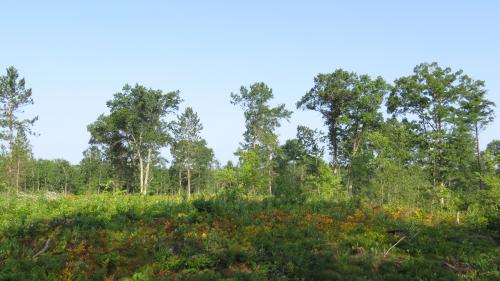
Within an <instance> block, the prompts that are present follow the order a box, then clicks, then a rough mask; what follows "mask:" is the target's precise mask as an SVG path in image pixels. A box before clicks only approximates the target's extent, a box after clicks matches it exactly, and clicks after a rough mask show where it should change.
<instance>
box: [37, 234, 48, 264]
mask: <svg viewBox="0 0 500 281" xmlns="http://www.w3.org/2000/svg"><path fill="white" fill-rule="evenodd" d="M49 245H50V238H49V239H47V242H45V246H43V248H42V249H41V250H40V251H38V253H36V254H35V255H34V256H33V259H36V257H38V256H39V255H41V254H43V253H45V251H47V250H48V249H49Z"/></svg>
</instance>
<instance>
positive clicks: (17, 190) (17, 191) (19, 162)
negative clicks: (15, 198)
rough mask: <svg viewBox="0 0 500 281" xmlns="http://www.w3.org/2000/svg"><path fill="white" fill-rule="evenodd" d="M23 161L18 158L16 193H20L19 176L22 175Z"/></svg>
mask: <svg viewBox="0 0 500 281" xmlns="http://www.w3.org/2000/svg"><path fill="white" fill-rule="evenodd" d="M20 167H21V161H20V160H19V159H17V171H16V194H19V176H20Z"/></svg>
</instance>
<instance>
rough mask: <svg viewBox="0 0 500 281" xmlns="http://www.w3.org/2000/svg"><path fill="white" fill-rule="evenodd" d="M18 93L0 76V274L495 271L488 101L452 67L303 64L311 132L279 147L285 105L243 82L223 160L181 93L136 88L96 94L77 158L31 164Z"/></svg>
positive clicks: (495, 163)
mask: <svg viewBox="0 0 500 281" xmlns="http://www.w3.org/2000/svg"><path fill="white" fill-rule="evenodd" d="M25 85H26V82H25V80H24V79H21V78H20V77H19V74H18V72H17V70H16V69H15V68H14V67H10V68H8V69H7V73H6V74H5V75H2V76H0V140H1V151H0V192H1V196H0V280H104V279H107V280H121V279H124V278H128V279H129V280H218V279H224V278H225V279H228V280H286V279H295V280H367V279H369V280H499V279H500V259H499V258H498V257H499V256H500V252H499V249H500V234H499V231H500V141H499V140H493V141H491V142H490V143H489V144H488V145H487V147H486V149H485V150H483V151H481V150H480V146H479V137H480V133H481V131H482V130H483V129H484V128H485V127H486V126H487V125H488V124H489V123H491V122H492V121H493V118H494V107H495V104H494V103H493V102H491V101H489V100H488V99H487V95H486V94H487V90H486V86H485V82H484V81H481V80H474V79H472V78H471V77H469V76H467V75H466V74H464V73H463V71H462V70H456V71H454V70H452V69H450V68H442V67H440V66H439V65H438V64H437V63H430V64H429V63H422V64H420V65H417V66H416V67H415V68H414V70H413V73H412V74H410V75H407V76H402V77H400V78H398V79H396V80H395V81H394V83H393V84H390V83H388V82H386V81H385V80H384V79H382V78H381V77H377V78H375V79H372V78H371V77H370V76H369V75H366V74H357V73H355V72H348V71H345V70H342V69H337V70H335V71H334V72H333V73H323V74H318V75H317V76H316V77H315V78H314V84H313V87H312V88H311V90H309V91H307V92H306V93H305V95H304V96H303V97H302V98H301V99H300V100H299V101H298V102H297V104H296V105H297V108H298V109H303V110H313V111H317V112H319V113H320V114H321V117H322V118H323V121H324V124H325V132H322V131H321V130H319V129H313V128H308V127H306V126H302V125H299V126H298V127H297V134H296V137H295V138H292V139H288V140H286V141H285V142H284V143H280V142H279V141H278V139H279V138H278V134H277V132H276V130H277V128H278V127H280V125H281V123H282V122H283V121H287V120H289V119H290V118H291V116H292V111H290V110H288V109H287V108H286V105H285V104H278V105H276V106H273V105H272V104H273V98H274V95H273V90H272V89H271V88H270V87H269V86H268V85H266V84H265V83H263V82H259V83H254V84H252V85H250V86H249V87H244V86H242V87H241V88H240V91H239V93H231V95H230V102H231V103H232V104H233V105H236V106H239V107H241V109H242V111H243V115H244V117H245V124H244V125H245V131H244V134H243V141H242V142H241V146H240V147H239V148H238V149H237V150H236V151H235V156H236V157H237V158H238V161H237V162H236V163H233V162H231V161H229V162H228V163H226V164H225V165H221V163H219V162H218V161H217V160H216V159H215V155H214V151H213V150H212V149H211V148H210V147H209V145H208V143H207V142H206V141H205V140H204V139H203V138H202V136H201V132H202V130H203V125H202V120H200V118H199V116H198V114H197V113H196V112H195V110H194V109H193V108H191V107H186V108H185V110H184V111H183V112H180V113H179V112H178V109H179V107H180V105H181V102H182V99H181V94H180V92H179V91H171V92H163V91H162V90H154V89H150V88H147V87H145V86H142V85H135V86H133V87H132V86H129V85H125V86H124V87H123V89H122V91H121V92H119V93H116V94H115V95H114V96H113V98H112V99H111V100H110V101H108V102H107V106H108V108H109V114H102V115H100V116H98V117H97V119H96V121H95V122H93V123H92V124H90V125H89V126H88V128H87V129H88V131H89V133H90V135H91V138H90V140H89V147H88V149H86V150H85V151H84V152H83V159H82V160H81V161H80V163H78V164H72V163H70V162H68V161H66V160H64V159H56V160H45V159H36V158H35V157H34V156H33V154H32V152H31V145H30V142H29V135H31V134H33V132H32V130H31V126H32V125H33V123H34V122H35V121H36V119H37V117H35V118H28V119H26V118H25V116H26V115H28V116H31V115H30V114H27V113H26V112H24V111H25V109H24V108H25V106H27V105H30V104H32V103H33V99H32V90H31V89H28V88H26V86H25ZM384 104H385V106H384ZM383 108H385V109H386V110H387V114H384V112H383V111H382V109H383ZM221 137H223V136H221ZM166 149H168V150H167V151H170V155H169V157H168V158H166V157H165V155H163V154H162V152H164V151H166Z"/></svg>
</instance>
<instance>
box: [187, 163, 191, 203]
mask: <svg viewBox="0 0 500 281" xmlns="http://www.w3.org/2000/svg"><path fill="white" fill-rule="evenodd" d="M187 192H188V198H191V168H189V166H188V168H187Z"/></svg>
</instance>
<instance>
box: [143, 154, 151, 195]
mask: <svg viewBox="0 0 500 281" xmlns="http://www.w3.org/2000/svg"><path fill="white" fill-rule="evenodd" d="M151 153H152V148H148V158H147V163H146V171H145V176H144V184H143V187H144V190H143V194H144V195H146V194H147V193H148V185H149V168H150V164H151Z"/></svg>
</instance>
